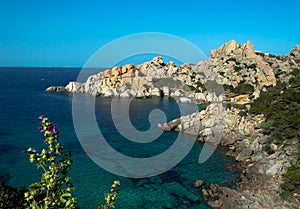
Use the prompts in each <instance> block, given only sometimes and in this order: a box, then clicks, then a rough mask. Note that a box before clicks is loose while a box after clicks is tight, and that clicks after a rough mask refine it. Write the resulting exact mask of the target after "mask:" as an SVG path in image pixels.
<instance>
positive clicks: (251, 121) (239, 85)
mask: <svg viewBox="0 0 300 209" xmlns="http://www.w3.org/2000/svg"><path fill="white" fill-rule="evenodd" d="M210 55H211V57H210V58H208V59H207V60H204V61H201V62H199V63H198V64H184V65H181V66H176V65H174V63H173V62H169V63H164V61H163V59H162V57H155V58H154V59H153V60H151V61H149V62H146V63H143V64H141V65H137V66H134V65H131V64H128V65H125V66H116V67H114V68H112V69H109V70H106V71H104V72H100V73H98V74H96V75H92V76H90V77H89V78H88V79H87V81H86V82H85V83H78V82H70V83H69V84H68V85H67V86H65V87H62V86H53V87H49V88H47V89H46V91H55V92H61V91H63V92H69V93H72V94H77V93H87V94H90V95H92V96H103V97H113V96H115V97H136V98H151V97H174V98H176V99H178V101H180V102H195V103H197V104H207V105H208V106H207V108H206V109H205V110H202V111H200V112H195V113H193V114H191V115H187V116H182V117H181V118H178V119H174V120H172V121H169V122H167V123H165V124H158V128H161V129H164V130H167V131H183V132H184V133H186V134H192V135H196V136H197V139H198V140H199V141H201V142H210V143H216V144H219V145H222V146H227V147H228V148H229V152H228V153H227V155H229V156H232V157H234V158H235V159H236V161H238V162H239V166H240V169H241V171H242V173H241V182H239V183H238V185H237V188H236V189H230V188H227V187H222V186H219V185H216V184H211V185H206V184H205V182H201V181H197V182H198V183H199V184H198V186H197V187H199V188H200V189H201V190H202V194H203V196H204V197H205V198H206V199H207V201H208V204H209V205H210V206H211V207H212V208H224V209H225V208H228V209H235V208H270V209H271V208H272V209H273V208H278V209H282V208H299V205H300V193H299V191H297V190H295V191H293V192H292V193H291V194H292V196H291V197H290V198H289V200H288V201H287V200H284V199H283V198H282V197H281V196H280V193H281V191H282V188H281V185H282V184H283V182H284V174H286V173H287V172H288V169H289V167H290V166H291V165H292V164H293V163H294V162H295V155H296V153H297V152H299V147H298V144H297V146H286V144H285V142H284V143H282V144H278V143H275V141H274V139H273V138H272V136H270V135H269V134H266V133H265V131H264V129H263V128H262V126H263V124H264V123H265V122H266V117H265V115H264V114H253V113H252V112H251V111H249V110H250V109H251V106H252V105H253V103H255V102H256V99H258V98H259V97H260V95H261V94H262V92H267V89H268V88H269V87H274V88H276V85H278V84H279V83H283V84H285V85H286V86H288V85H289V80H290V79H291V78H292V77H293V76H295V75H296V76H299V72H300V46H296V47H295V48H294V49H293V50H292V51H291V52H290V54H289V55H286V56H274V55H271V54H268V53H262V52H257V51H254V46H253V45H252V44H251V43H250V42H247V43H245V44H238V43H237V42H235V41H230V42H228V43H225V44H224V45H222V46H221V47H220V48H218V49H215V50H211V53H210ZM208 83H211V84H212V85H208ZM220 86H221V87H222V88H220ZM218 92H219V93H218ZM220 104H221V105H220ZM216 115H218V116H219V117H217V118H216V117H215V116H216ZM220 131H221V132H220ZM220 133H221V137H220V139H219V140H218V141H214V140H215V137H212V136H215V135H216V134H218V135H220Z"/></svg>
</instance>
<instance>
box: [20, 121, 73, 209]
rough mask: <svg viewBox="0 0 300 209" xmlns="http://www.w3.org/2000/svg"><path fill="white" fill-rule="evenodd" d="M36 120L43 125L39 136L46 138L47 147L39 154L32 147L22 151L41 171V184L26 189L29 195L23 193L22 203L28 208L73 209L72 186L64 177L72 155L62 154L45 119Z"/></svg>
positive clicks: (70, 163) (53, 128) (55, 131)
mask: <svg viewBox="0 0 300 209" xmlns="http://www.w3.org/2000/svg"><path fill="white" fill-rule="evenodd" d="M39 119H40V120H41V124H42V127H41V129H40V132H41V133H43V134H44V136H45V137H46V138H45V140H44V143H45V144H46V145H48V147H47V149H42V150H41V152H38V151H37V150H35V149H33V148H31V147H30V148H28V149H27V150H25V151H24V152H26V153H28V155H29V161H30V162H31V163H33V162H36V166H37V168H38V169H39V168H42V169H43V174H42V176H41V181H40V182H35V183H33V184H31V185H30V186H29V191H28V192H25V193H24V195H25V199H26V201H28V202H29V204H30V208H43V209H44V208H75V204H76V199H75V198H73V197H72V190H74V186H73V184H72V183H71V179H70V177H68V176H67V174H68V171H69V169H70V167H71V165H72V160H70V157H71V153H70V152H68V153H63V147H62V146H61V144H60V143H59V142H58V134H59V132H58V131H57V128H56V125H55V124H53V123H52V122H51V121H50V120H49V119H48V118H46V117H43V116H40V117H39Z"/></svg>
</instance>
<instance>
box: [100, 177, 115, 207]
mask: <svg viewBox="0 0 300 209" xmlns="http://www.w3.org/2000/svg"><path fill="white" fill-rule="evenodd" d="M119 186H120V181H114V183H113V184H112V185H111V193H107V194H104V199H105V202H106V204H105V205H99V206H98V209H108V208H115V201H116V199H117V197H118V195H119Z"/></svg>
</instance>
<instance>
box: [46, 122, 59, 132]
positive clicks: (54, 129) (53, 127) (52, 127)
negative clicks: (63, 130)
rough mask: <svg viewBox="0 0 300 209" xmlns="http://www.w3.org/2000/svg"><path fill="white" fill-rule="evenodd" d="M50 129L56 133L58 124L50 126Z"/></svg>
mask: <svg viewBox="0 0 300 209" xmlns="http://www.w3.org/2000/svg"><path fill="white" fill-rule="evenodd" d="M48 131H50V132H51V133H56V131H57V129H56V125H55V124H52V125H50V126H49V127H48Z"/></svg>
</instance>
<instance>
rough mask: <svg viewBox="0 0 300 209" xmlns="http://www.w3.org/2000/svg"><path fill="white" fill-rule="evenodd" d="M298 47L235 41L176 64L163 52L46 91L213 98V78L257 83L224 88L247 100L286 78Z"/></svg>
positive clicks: (231, 97) (232, 97)
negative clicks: (284, 49)
mask: <svg viewBox="0 0 300 209" xmlns="http://www.w3.org/2000/svg"><path fill="white" fill-rule="evenodd" d="M299 51H300V47H299V46H296V47H295V48H294V49H293V50H292V51H291V53H290V55H288V56H274V55H270V54H266V53H261V52H255V51H254V46H253V44H251V43H250V42H247V43H245V44H238V43H237V42H236V41H230V42H228V43H225V44H224V45H222V46H221V47H219V48H218V49H214V50H211V52H210V55H211V57H210V58H209V59H207V60H204V61H201V62H199V63H198V64H183V65H181V66H176V65H175V64H174V63H173V62H168V63H164V61H163V59H162V57H160V56H158V57H154V58H153V59H152V60H151V61H149V62H145V63H143V64H140V65H137V66H135V65H132V64H127V65H124V66H115V67H113V68H112V69H108V70H105V71H104V72H100V73H98V74H95V75H91V76H90V77H88V79H87V80H86V82H85V83H77V82H70V83H69V84H68V85H67V86H66V87H65V88H62V87H49V88H47V91H67V92H70V93H72V94H76V93H87V94H90V95H93V96H104V97H113V96H115V97H138V98H149V97H162V96H171V97H178V98H180V97H185V98H183V99H181V101H182V102H194V101H197V102H198V103H208V102H210V98H211V97H213V95H211V91H214V90H215V89H214V88H211V87H209V86H207V85H206V84H207V82H208V81H210V80H212V81H215V82H216V83H217V84H221V85H227V86H231V87H232V88H238V87H239V85H249V86H252V87H253V91H251V92H249V91H248V92H230V93H228V91H227V90H226V89H225V98H223V99H224V100H226V101H229V102H234V103H238V104H246V103H251V102H252V101H253V99H255V98H257V97H259V94H260V91H261V90H262V89H264V88H265V87H267V86H275V85H276V77H278V78H280V81H282V82H286V81H287V80H288V79H289V76H288V75H289V74H290V73H291V71H293V70H294V71H296V69H299V68H300V58H299V56H300V55H299V53H300V52H299ZM240 94H242V95H240ZM245 94H247V96H246V95H245Z"/></svg>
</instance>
